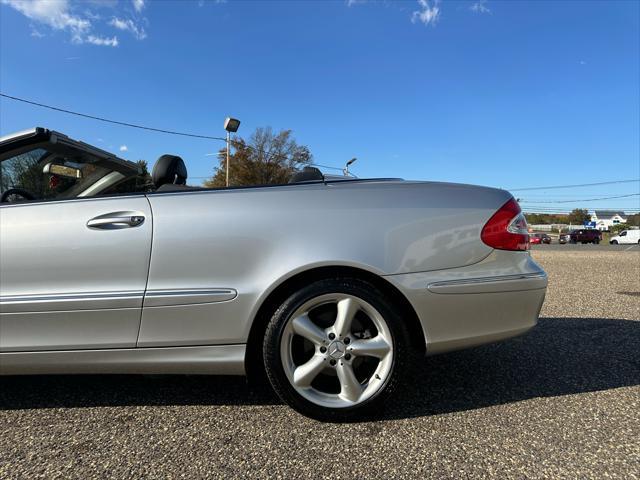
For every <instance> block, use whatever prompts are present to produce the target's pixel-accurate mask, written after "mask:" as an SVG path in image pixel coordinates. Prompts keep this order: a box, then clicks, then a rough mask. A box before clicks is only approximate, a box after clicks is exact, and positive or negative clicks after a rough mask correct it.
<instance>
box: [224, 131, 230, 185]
mask: <svg viewBox="0 0 640 480" xmlns="http://www.w3.org/2000/svg"><path fill="white" fill-rule="evenodd" d="M230 139H231V132H227V166H226V167H225V171H226V172H227V187H228V186H229V143H230V142H229V141H230Z"/></svg>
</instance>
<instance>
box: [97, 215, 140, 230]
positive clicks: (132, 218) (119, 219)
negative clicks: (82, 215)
mask: <svg viewBox="0 0 640 480" xmlns="http://www.w3.org/2000/svg"><path fill="white" fill-rule="evenodd" d="M144 220H145V218H144V215H143V214H142V213H141V212H111V213H105V214H104V215H100V216H98V217H94V218H92V219H91V220H89V221H88V222H87V227H88V228H93V229H96V230H118V229H121V228H131V227H138V226H140V225H142V224H143V223H144Z"/></svg>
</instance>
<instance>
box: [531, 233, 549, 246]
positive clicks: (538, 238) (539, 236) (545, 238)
mask: <svg viewBox="0 0 640 480" xmlns="http://www.w3.org/2000/svg"><path fill="white" fill-rule="evenodd" d="M529 243H530V244H531V245H539V244H541V243H546V244H547V245H548V244H550V243H551V237H550V236H549V235H547V234H546V233H531V234H529Z"/></svg>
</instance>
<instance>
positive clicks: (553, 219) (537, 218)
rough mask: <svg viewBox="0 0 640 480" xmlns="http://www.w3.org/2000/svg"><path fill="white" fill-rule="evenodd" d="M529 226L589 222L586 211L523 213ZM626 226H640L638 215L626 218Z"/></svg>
mask: <svg viewBox="0 0 640 480" xmlns="http://www.w3.org/2000/svg"><path fill="white" fill-rule="evenodd" d="M525 217H526V218H527V223H529V225H553V224H557V223H560V224H569V223H570V224H572V225H581V224H582V223H583V222H585V221H589V220H591V215H589V213H588V211H587V210H583V209H575V210H573V211H572V212H571V213H568V214H566V213H525ZM626 225H629V226H635V227H638V226H640V213H635V214H633V215H629V216H628V217H627V223H626Z"/></svg>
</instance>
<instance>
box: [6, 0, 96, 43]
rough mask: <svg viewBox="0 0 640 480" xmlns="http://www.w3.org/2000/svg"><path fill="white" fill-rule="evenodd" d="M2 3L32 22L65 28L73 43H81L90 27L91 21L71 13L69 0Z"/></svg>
mask: <svg viewBox="0 0 640 480" xmlns="http://www.w3.org/2000/svg"><path fill="white" fill-rule="evenodd" d="M2 3H3V4H5V5H9V6H10V7H13V8H15V9H16V10H17V11H19V12H20V13H22V14H23V15H24V16H25V17H27V18H29V19H31V20H33V21H34V22H38V23H42V24H44V25H47V26H49V27H51V28H53V29H54V30H66V31H68V32H70V33H71V40H72V41H73V42H74V43H83V41H84V38H85V35H86V33H87V32H88V31H89V30H90V29H91V22H90V21H89V20H87V19H84V18H82V17H80V16H78V15H74V14H72V13H71V11H70V9H69V2H68V1H67V0H59V1H56V2H52V1H47V0H32V1H30V2H26V1H21V0H2Z"/></svg>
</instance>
